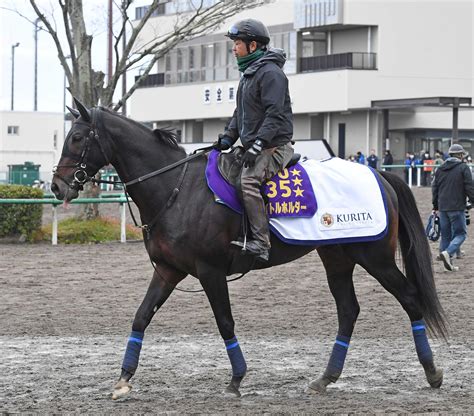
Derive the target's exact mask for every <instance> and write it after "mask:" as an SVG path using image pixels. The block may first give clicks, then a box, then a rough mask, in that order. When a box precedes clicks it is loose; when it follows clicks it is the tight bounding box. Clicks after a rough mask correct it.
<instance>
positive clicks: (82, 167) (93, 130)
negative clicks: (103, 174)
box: [53, 107, 110, 191]
mask: <svg viewBox="0 0 474 416" xmlns="http://www.w3.org/2000/svg"><path fill="white" fill-rule="evenodd" d="M91 113H92V122H91V123H84V122H81V121H76V123H78V124H85V125H87V126H89V128H90V130H89V134H88V135H87V136H86V140H85V143H84V146H83V148H82V151H81V154H80V155H77V154H75V153H71V152H70V151H69V149H67V147H66V144H67V142H66V143H65V144H64V149H63V152H62V155H63V156H67V157H69V158H70V159H73V160H77V162H76V163H75V164H72V165H56V166H54V167H53V176H56V177H58V178H59V179H61V180H62V181H63V182H64V183H65V184H66V185H67V186H68V187H69V188H70V189H74V190H77V191H82V190H83V189H84V184H85V183H87V182H90V181H92V180H93V178H92V177H91V176H89V175H88V174H87V170H86V169H87V157H88V155H89V150H90V146H91V142H92V140H95V141H96V142H97V144H98V145H99V149H100V151H101V153H102V156H103V157H104V161H105V162H104V164H103V165H102V166H107V165H108V164H109V163H110V160H109V158H108V157H107V154H106V153H105V150H104V148H103V146H102V143H101V141H100V140H99V130H98V128H97V118H98V117H99V115H100V109H99V108H96V107H94V108H92V109H91ZM89 166H91V164H90V163H89ZM58 168H76V170H75V171H74V174H73V180H72V181H71V182H68V181H67V180H66V179H65V178H64V177H62V176H61V175H59V174H58V172H57V170H58ZM93 168H97V170H99V169H100V168H101V166H99V167H96V166H95V167H94V166H93Z"/></svg>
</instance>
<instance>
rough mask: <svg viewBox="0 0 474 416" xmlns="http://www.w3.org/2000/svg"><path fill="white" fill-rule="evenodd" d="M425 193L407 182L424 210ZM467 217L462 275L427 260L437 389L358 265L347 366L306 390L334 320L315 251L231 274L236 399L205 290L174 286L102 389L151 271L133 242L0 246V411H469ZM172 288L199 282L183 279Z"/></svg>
mask: <svg viewBox="0 0 474 416" xmlns="http://www.w3.org/2000/svg"><path fill="white" fill-rule="evenodd" d="M429 191H430V190H429V189H415V195H416V197H417V200H418V201H419V205H420V209H421V211H422V214H423V218H426V215H427V212H428V210H429V207H430V205H429V202H428V201H429ZM110 209H111V212H113V211H117V214H118V209H116V207H114V208H112V207H111V208H110ZM46 217H47V214H46ZM473 227H474V226H473V225H471V226H470V227H469V232H470V236H469V238H468V240H467V241H466V243H465V244H464V246H463V249H464V250H465V251H466V258H465V259H463V260H460V261H458V263H457V264H458V265H459V266H461V270H460V271H459V272H456V273H446V272H443V270H442V265H441V264H440V263H436V264H435V271H436V281H437V286H438V292H439V295H440V298H441V301H442V303H443V305H444V307H445V309H446V311H447V313H448V315H449V317H450V323H451V337H450V340H449V344H446V343H443V342H441V341H437V340H432V342H431V346H432V349H433V351H434V354H435V358H436V362H437V363H438V365H439V366H441V367H442V368H443V369H444V371H445V381H444V385H443V387H442V388H441V389H440V390H433V389H431V388H429V387H428V385H427V382H426V380H425V378H424V373H423V370H422V368H421V366H420V365H419V363H418V361H417V357H416V353H415V349H414V344H413V342H412V336H411V331H410V323H409V321H408V318H407V316H406V315H405V313H404V312H403V311H402V310H401V307H400V306H399V305H398V303H397V302H396V301H395V299H394V298H392V297H391V296H390V295H389V294H388V293H387V292H386V291H385V290H383V288H382V287H381V286H380V285H379V284H378V283H377V282H376V281H375V280H374V279H373V278H371V277H370V276H369V275H367V273H365V271H363V270H362V269H360V268H358V269H356V271H355V278H354V280H355V285H356V292H357V295H358V298H359V303H360V305H361V314H360V316H359V320H358V322H357V325H356V329H355V333H354V335H353V338H352V343H351V348H350V350H349V354H348V357H347V360H346V366H345V369H344V372H343V375H342V377H341V378H340V380H339V382H338V383H336V384H335V385H332V386H330V387H329V388H328V393H327V394H325V395H317V396H308V395H307V394H306V393H305V392H304V389H305V387H306V385H307V383H308V381H310V380H312V379H314V378H316V377H317V376H319V375H320V373H321V372H322V371H323V370H324V368H325V366H326V363H327V360H328V357H329V354H330V350H331V347H332V344H333V341H334V337H335V334H336V328H337V318H336V311H335V304H334V301H333V300H332V297H331V295H330V293H329V290H328V287H327V283H326V278H325V274H324V271H323V267H322V264H321V262H320V260H319V258H318V257H317V254H316V253H314V254H310V255H308V256H306V257H304V258H302V259H300V260H298V261H296V262H294V263H291V264H288V265H284V266H280V267H276V268H273V269H271V270H267V271H259V272H252V273H250V274H249V275H247V276H246V277H245V278H244V279H242V280H240V281H238V282H235V283H232V284H230V292H231V298H232V303H233V312H234V318H235V321H236V333H237V336H238V338H239V340H240V343H241V345H242V349H243V351H244V354H245V356H246V359H247V364H248V366H249V372H248V375H247V377H246V379H245V380H244V382H243V385H242V388H241V392H242V394H243V397H242V398H241V399H227V398H224V397H223V396H222V395H221V394H220V392H221V391H222V390H223V388H224V386H225V383H226V382H227V381H228V380H229V377H230V366H229V364H228V360H227V355H226V352H225V349H224V345H223V342H222V340H221V339H220V337H219V335H218V332H217V328H216V325H215V323H214V319H213V316H212V312H211V309H210V307H209V305H208V303H207V300H206V298H205V295H204V294H202V293H199V294H187V293H181V292H175V293H173V295H172V296H171V298H170V299H169V300H168V302H167V303H166V304H165V305H164V306H163V308H162V309H161V310H160V311H159V312H158V314H157V315H156V316H155V319H154V320H153V321H152V323H151V325H150V327H149V329H148V330H147V333H146V336H145V340H144V346H143V350H142V355H141V362H140V366H139V368H138V371H137V374H136V376H135V377H134V378H133V379H132V382H133V383H132V384H133V386H134V390H132V393H131V395H130V398H129V399H127V400H125V401H122V402H112V401H111V400H110V393H111V389H112V387H113V384H114V382H115V381H116V379H117V377H118V376H119V374H120V365H121V362H122V358H123V352H124V349H125V345H126V339H127V337H128V335H129V332H130V328H131V322H132V319H133V316H134V313H135V310H136V308H137V307H138V305H139V303H140V301H141V299H142V297H143V295H144V293H145V290H146V288H147V285H148V282H149V280H150V277H151V272H152V270H151V265H150V264H149V262H148V260H147V256H146V253H145V250H144V247H143V245H142V244H141V243H128V244H119V243H113V244H104V245H89V246H75V245H72V246H64V245H59V246H56V247H52V246H51V245H49V244H46V243H45V244H39V245H29V244H24V245H0V313H1V317H2V319H1V321H0V334H1V336H0V351H1V357H2V359H1V361H0V373H1V374H2V377H1V381H0V411H3V412H38V413H41V414H44V413H53V412H54V413H58V412H77V413H86V412H87V413H106V414H112V413H114V414H116V413H122V414H125V413H167V414H174V413H176V414H183V413H185V414H187V413H194V414H196V413H206V414H222V413H238V414H259V413H272V414H288V413H311V414H315V413H337V414H341V413H378V412H391V413H399V412H401V413H406V412H410V413H411V412H413V413H431V412H433V413H446V414H453V413H472V412H473V411H474V394H473V380H474V376H473V371H472V367H473V365H474V353H473V345H474V312H473V309H472V299H473V292H474V290H473V273H472V267H473V265H474V249H473V248H474V244H473V243H474V237H473V235H474V229H473ZM432 247H433V253H436V246H435V245H433V246H432ZM182 286H183V287H186V288H198V285H197V282H196V281H194V280H193V279H192V278H187V279H186V280H185V281H184V282H183V284H182Z"/></svg>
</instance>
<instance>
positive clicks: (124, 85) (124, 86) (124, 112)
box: [122, 22, 127, 117]
mask: <svg viewBox="0 0 474 416" xmlns="http://www.w3.org/2000/svg"><path fill="white" fill-rule="evenodd" d="M125 23H126V22H123V37H122V55H123V54H125V47H126V46H127V29H126V26H125ZM126 93H127V71H124V72H123V74H122V97H124V96H125V94H126ZM122 115H124V116H125V117H126V116H127V102H126V101H125V102H124V103H123V104H122Z"/></svg>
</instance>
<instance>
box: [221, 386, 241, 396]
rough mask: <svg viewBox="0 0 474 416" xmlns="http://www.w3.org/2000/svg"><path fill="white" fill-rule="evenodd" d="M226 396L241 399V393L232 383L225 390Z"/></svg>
mask: <svg viewBox="0 0 474 416" xmlns="http://www.w3.org/2000/svg"><path fill="white" fill-rule="evenodd" d="M224 396H227V397H241V396H242V395H241V394H240V391H239V389H238V388H237V387H235V386H234V385H233V384H232V383H230V384H229V385H228V386H227V387H226V389H225V390H224Z"/></svg>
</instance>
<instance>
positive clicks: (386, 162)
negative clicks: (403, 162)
mask: <svg viewBox="0 0 474 416" xmlns="http://www.w3.org/2000/svg"><path fill="white" fill-rule="evenodd" d="M382 165H384V166H391V165H393V156H392V153H391V152H390V150H388V149H387V150H385V156H384V157H383V161H382ZM385 170H386V171H387V172H390V171H391V170H392V168H385Z"/></svg>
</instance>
